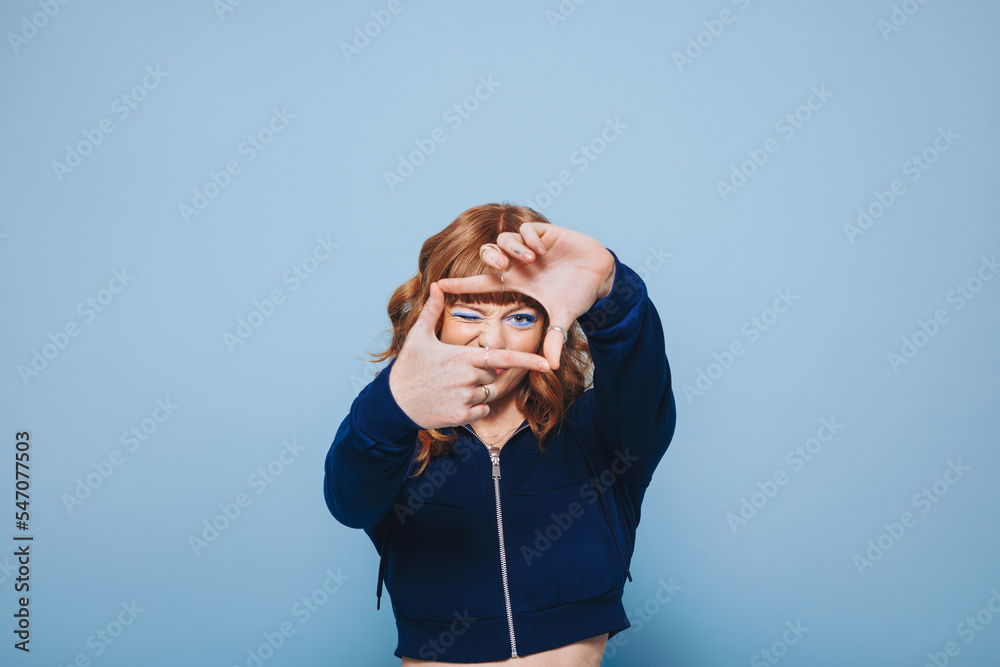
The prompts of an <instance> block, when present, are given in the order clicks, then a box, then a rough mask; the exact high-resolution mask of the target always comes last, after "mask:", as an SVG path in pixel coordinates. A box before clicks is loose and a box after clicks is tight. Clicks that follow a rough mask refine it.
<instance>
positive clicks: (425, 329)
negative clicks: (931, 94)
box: [413, 282, 444, 338]
mask: <svg viewBox="0 0 1000 667" xmlns="http://www.w3.org/2000/svg"><path fill="white" fill-rule="evenodd" d="M443 312H444V292H442V291H441V288H440V287H438V284H437V283H436V282H434V283H431V289H430V294H429V295H428V297H427V301H425V302H424V307H423V309H422V310H421V311H420V315H419V316H418V317H417V321H416V322H414V323H413V328H414V329H419V330H420V331H421V333H423V334H425V335H428V336H430V337H432V338H436V337H437V335H436V334H435V333H434V327H436V326H437V321H438V319H439V318H440V317H441V313H443Z"/></svg>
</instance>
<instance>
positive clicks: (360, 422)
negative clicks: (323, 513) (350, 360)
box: [323, 359, 420, 528]
mask: <svg viewBox="0 0 1000 667" xmlns="http://www.w3.org/2000/svg"><path fill="white" fill-rule="evenodd" d="M394 363H395V359H393V360H392V362H390V363H389V365H388V366H386V367H385V368H384V369H383V370H382V371H381V372H380V373H379V374H378V375H376V376H375V379H374V380H372V381H371V383H369V385H368V386H367V387H365V388H364V389H362V390H361V393H360V394H358V397H357V398H355V399H354V403H352V404H351V411H350V413H349V414H348V415H347V417H346V418H345V419H344V421H343V423H341V425H340V429H339V430H338V431H337V435H336V437H335V438H334V440H333V444H332V445H331V446H330V451H329V452H328V453H327V455H326V474H325V479H324V482H323V491H324V495H325V496H326V506H327V507H328V508H329V509H330V513H331V514H333V516H334V517H335V518H336V519H337V520H338V521H340V522H341V523H342V524H344V525H345V526H348V527H350V528H370V527H371V526H374V525H375V524H377V523H378V522H379V521H380V520H381V519H382V517H383V516H385V513H386V512H387V511H389V508H390V507H391V506H392V503H393V501H394V500H395V498H396V495H397V494H398V493H399V490H400V489H401V488H402V487H403V484H404V482H405V481H406V476H407V474H409V472H410V465H411V464H412V463H413V458H414V456H415V455H416V444H417V434H418V433H419V431H420V427H419V426H418V425H417V424H416V422H414V421H413V420H412V419H410V418H409V417H408V416H407V414H406V413H405V412H403V410H402V408H400V407H399V404H398V403H396V399H395V398H394V397H393V395H392V392H391V391H390V390H389V373H390V371H391V370H392V366H393V364H394Z"/></svg>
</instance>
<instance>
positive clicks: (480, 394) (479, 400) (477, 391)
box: [469, 383, 497, 407]
mask: <svg viewBox="0 0 1000 667" xmlns="http://www.w3.org/2000/svg"><path fill="white" fill-rule="evenodd" d="M487 389H488V390H489V392H490V393H489V394H488V396H489V400H487V393H486V390H487ZM496 397H497V388H496V385H492V384H489V383H484V384H478V385H476V386H475V387H473V388H472V393H471V395H470V397H469V405H470V406H473V407H474V406H477V405H488V404H489V402H490V401H492V400H493V399H494V398H496Z"/></svg>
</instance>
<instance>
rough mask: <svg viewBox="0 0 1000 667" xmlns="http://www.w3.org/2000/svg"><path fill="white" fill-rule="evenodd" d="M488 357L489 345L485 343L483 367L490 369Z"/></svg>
mask: <svg viewBox="0 0 1000 667" xmlns="http://www.w3.org/2000/svg"><path fill="white" fill-rule="evenodd" d="M489 358H490V346H489V345H487V346H486V356H484V357H483V368H484V369H486V370H490V367H489V364H488V363H487V362H488V361H489Z"/></svg>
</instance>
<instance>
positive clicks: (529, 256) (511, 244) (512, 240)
mask: <svg viewBox="0 0 1000 667" xmlns="http://www.w3.org/2000/svg"><path fill="white" fill-rule="evenodd" d="M497 245H499V246H500V247H501V248H503V250H504V251H505V252H507V253H508V254H511V255H514V256H516V257H517V258H518V259H520V260H521V261H524V262H533V261H535V253H533V252H531V249H530V248H528V246H526V245H525V244H524V240H523V238H522V237H521V235H520V234H518V233H517V232H502V233H501V234H500V235H498V236H497Z"/></svg>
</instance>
